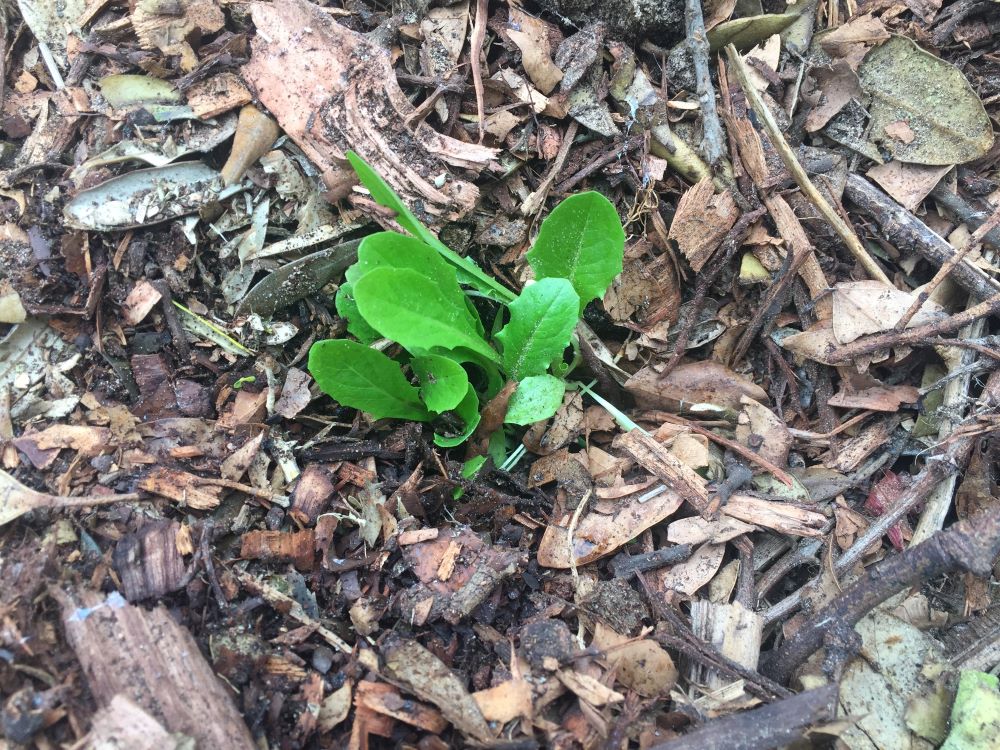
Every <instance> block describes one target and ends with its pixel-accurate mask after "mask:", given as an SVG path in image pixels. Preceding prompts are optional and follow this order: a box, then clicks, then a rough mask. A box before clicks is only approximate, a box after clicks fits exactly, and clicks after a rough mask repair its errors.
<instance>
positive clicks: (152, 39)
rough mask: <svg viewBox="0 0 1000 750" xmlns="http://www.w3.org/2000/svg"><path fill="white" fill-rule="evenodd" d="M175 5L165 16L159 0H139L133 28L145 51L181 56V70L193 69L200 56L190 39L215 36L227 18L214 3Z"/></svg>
mask: <svg viewBox="0 0 1000 750" xmlns="http://www.w3.org/2000/svg"><path fill="white" fill-rule="evenodd" d="M173 6H174V7H173V10H174V12H171V13H164V12H162V10H161V4H160V3H159V2H158V0H140V1H139V2H138V3H136V6H135V11H134V12H133V13H132V28H133V29H135V34H136V36H137V37H139V41H140V42H141V43H142V48H143V49H158V50H159V51H160V52H162V53H163V54H165V55H180V57H181V67H182V68H183V69H184V70H185V71H190V70H194V68H195V67H196V66H197V65H198V57H197V55H195V52H194V50H193V49H192V48H191V44H190V42H189V40H190V39H200V38H201V37H202V35H204V36H206V37H207V36H210V35H212V34H214V33H215V32H217V31H219V30H220V29H222V27H223V26H224V25H225V23H226V19H225V16H223V14H222V9H221V8H220V7H219V5H218V3H217V2H216V1H215V0H176V2H175V3H173Z"/></svg>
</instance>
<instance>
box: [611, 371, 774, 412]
mask: <svg viewBox="0 0 1000 750" xmlns="http://www.w3.org/2000/svg"><path fill="white" fill-rule="evenodd" d="M625 390H627V391H628V392H629V393H631V394H632V395H633V396H634V397H635V399H636V401H637V402H638V403H639V405H640V406H643V407H646V408H654V409H658V408H663V409H668V410H670V411H680V410H681V409H683V408H690V407H691V405H692V404H713V405H715V406H717V407H720V408H723V409H731V410H733V411H736V410H738V409H739V408H740V399H742V398H743V396H749V397H750V398H752V399H754V400H756V401H761V402H764V401H767V400H768V397H767V393H766V392H765V391H764V390H763V389H762V388H761V387H760V386H758V385H756V384H755V383H754V382H753V381H752V380H749V379H747V378H745V377H743V376H742V375H737V374H736V373H735V372H733V371H732V370H730V369H729V368H728V367H726V366H724V365H721V364H719V363H718V362H714V361H712V360H707V361H704V362H685V363H683V364H680V365H678V366H677V367H675V368H674V369H673V370H671V371H670V373H669V374H668V375H667V376H666V377H665V378H663V377H660V375H659V373H657V372H656V370H655V369H654V368H652V367H644V368H642V369H641V370H639V371H638V372H637V373H636V374H635V375H633V376H632V377H631V378H629V379H628V382H626V383H625Z"/></svg>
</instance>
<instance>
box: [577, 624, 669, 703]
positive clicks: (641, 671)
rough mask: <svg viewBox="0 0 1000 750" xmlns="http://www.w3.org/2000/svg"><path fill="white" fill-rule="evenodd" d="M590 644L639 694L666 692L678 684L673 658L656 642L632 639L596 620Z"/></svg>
mask: <svg viewBox="0 0 1000 750" xmlns="http://www.w3.org/2000/svg"><path fill="white" fill-rule="evenodd" d="M590 645H591V646H592V647H594V648H597V649H600V650H601V651H604V652H605V653H604V663H605V664H607V666H608V668H609V669H613V670H614V672H615V677H616V678H617V680H618V681H619V682H620V683H621V684H622V685H624V686H625V687H627V688H629V689H630V690H634V691H635V692H637V693H639V695H643V696H646V697H648V698H657V697H660V696H664V695H669V694H670V691H671V690H672V689H673V687H674V685H675V684H676V683H677V667H675V666H674V660H673V659H671V658H670V654H668V653H667V652H666V651H664V650H663V648H661V647H660V645H659V644H658V643H656V642H655V641H651V640H649V639H642V640H639V641H635V640H632V639H631V638H629V637H627V636H624V635H621V634H620V633H616V632H615V631H614V630H612V629H611V628H608V627H606V626H605V625H603V624H602V623H599V622H598V623H596V625H595V626H594V640H593V641H592V642H591V644H590Z"/></svg>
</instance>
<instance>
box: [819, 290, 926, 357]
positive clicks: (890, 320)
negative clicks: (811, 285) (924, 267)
mask: <svg viewBox="0 0 1000 750" xmlns="http://www.w3.org/2000/svg"><path fill="white" fill-rule="evenodd" d="M913 302H914V295H913V294H907V293H906V292H901V291H899V290H898V289H896V288H895V287H892V286H889V285H888V284H883V283H882V282H881V281H849V282H843V283H840V284H837V285H836V286H835V287H834V291H833V318H832V320H833V335H834V336H835V337H836V339H837V342H838V343H840V344H848V343H850V342H851V341H854V340H855V339H857V338H860V337H861V336H865V335H867V334H870V333H881V332H882V331H888V330H891V329H892V328H893V327H894V326H895V325H896V322H897V321H898V320H899V319H900V318H902V317H903V314H904V313H905V312H906V311H907V310H908V309H909V307H910V305H912V304H913ZM945 315H946V313H945V310H944V308H943V307H941V305H939V304H938V303H936V302H934V301H932V300H927V301H926V302H925V303H924V304H923V306H922V307H921V308H920V309H919V310H918V311H917V314H916V315H914V316H913V317H912V318H911V319H910V321H909V323H908V324H907V326H906V327H907V328H915V327H917V326H922V325H925V324H927V323H933V322H934V321H937V320H940V319H941V318H943V317H945Z"/></svg>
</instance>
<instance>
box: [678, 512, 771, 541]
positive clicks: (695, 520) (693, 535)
mask: <svg viewBox="0 0 1000 750" xmlns="http://www.w3.org/2000/svg"><path fill="white" fill-rule="evenodd" d="M756 530H757V527H756V526H754V525H753V524H749V523H743V521H738V520H736V519H735V518H727V517H725V516H723V517H721V518H719V519H717V520H715V521H710V520H707V519H704V518H702V517H701V516H690V517H688V518H681V519H679V520H677V521H673V522H672V523H671V524H670V525H669V526H668V527H667V541H668V542H672V543H673V544H701V543H702V542H710V543H712V544H722V543H723V542H728V541H729V540H730V539H735V538H736V537H738V536H740V535H741V534H749V533H750V532H751V531H756Z"/></svg>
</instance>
